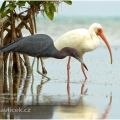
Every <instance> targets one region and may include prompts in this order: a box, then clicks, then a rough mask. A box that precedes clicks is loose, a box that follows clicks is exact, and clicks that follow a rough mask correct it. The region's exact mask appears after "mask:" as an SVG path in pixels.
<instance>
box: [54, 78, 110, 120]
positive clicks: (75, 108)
mask: <svg viewBox="0 0 120 120" xmlns="http://www.w3.org/2000/svg"><path fill="white" fill-rule="evenodd" d="M85 83H86V80H85V81H84V83H83V84H82V86H81V95H80V98H79V99H78V101H74V103H73V101H72V100H71V96H70V93H69V94H68V105H60V106H58V107H56V109H55V110H54V119H72V118H73V119H87V120H88V119H94V120H97V119H99V112H98V109H97V108H96V107H95V106H94V105H92V104H90V103H87V102H85V101H84V96H85V94H87V90H88V89H86V90H85V91H84V89H85ZM71 101H72V102H71ZM111 104H112V95H110V102H109V104H108V105H107V107H106V110H105V111H104V113H103V115H102V116H101V119H106V118H107V115H108V113H109V110H110V107H111Z"/></svg>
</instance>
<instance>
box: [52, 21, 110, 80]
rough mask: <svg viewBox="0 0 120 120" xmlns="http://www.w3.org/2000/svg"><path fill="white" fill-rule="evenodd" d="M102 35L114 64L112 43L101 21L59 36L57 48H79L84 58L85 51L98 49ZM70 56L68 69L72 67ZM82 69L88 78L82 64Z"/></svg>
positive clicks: (55, 43) (56, 43)
mask: <svg viewBox="0 0 120 120" xmlns="http://www.w3.org/2000/svg"><path fill="white" fill-rule="evenodd" d="M98 36H100V37H101V38H102V40H103V41H104V42H105V44H106V46H107V47H108V50H109V53H110V59H111V64H112V51H111V48H110V45H109V43H108V41H107V39H106V37H105V35H104V32H103V28H102V26H101V25H100V24H99V23H94V24H92V25H91V26H90V27H89V29H88V30H87V29H83V28H80V29H75V30H71V31H69V32H67V33H65V34H63V35H62V36H61V37H60V38H58V39H57V40H56V41H55V42H54V45H55V47H56V49H58V50H61V49H62V48H64V47H72V48H75V49H77V50H78V51H79V52H80V57H81V58H82V59H83V55H84V54H85V52H89V51H92V50H94V49H96V48H97V47H98V45H99V38H98ZM70 58H71V57H70V56H69V59H68V64H67V70H68V71H69V69H70ZM81 69H82V71H83V74H84V76H85V79H87V75H86V73H85V69H84V67H83V66H82V65H81ZM68 79H69V72H68Z"/></svg>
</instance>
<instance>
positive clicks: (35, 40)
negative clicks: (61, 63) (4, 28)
mask: <svg viewBox="0 0 120 120" xmlns="http://www.w3.org/2000/svg"><path fill="white" fill-rule="evenodd" d="M52 42H53V40H52V39H51V38H50V37H49V36H47V35H44V34H36V35H31V36H27V37H23V38H20V39H19V40H18V41H15V42H13V43H11V44H9V45H7V46H5V47H3V49H2V48H1V49H0V51H3V52H6V51H13V52H19V53H22V54H28V55H30V56H36V55H37V54H40V53H42V52H43V51H44V50H46V49H47V48H48V47H49V45H50V44H51V43H52Z"/></svg>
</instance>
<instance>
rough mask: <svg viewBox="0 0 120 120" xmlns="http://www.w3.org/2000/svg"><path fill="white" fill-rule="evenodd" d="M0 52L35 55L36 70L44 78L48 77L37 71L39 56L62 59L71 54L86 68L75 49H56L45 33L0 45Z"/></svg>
mask: <svg viewBox="0 0 120 120" xmlns="http://www.w3.org/2000/svg"><path fill="white" fill-rule="evenodd" d="M0 52H18V53H21V54H26V55H29V56H32V57H37V72H38V73H39V74H41V75H43V76H44V77H46V78H48V77H47V76H46V75H44V74H42V73H41V72H40V71H39V58H41V57H53V58H57V59H63V58H65V57H66V56H72V57H74V58H76V59H77V60H78V61H79V62H81V63H82V65H83V66H84V67H85V68H86V69H87V67H86V65H85V64H84V62H83V60H82V59H80V54H79V52H78V51H77V50H76V49H74V48H69V47H65V48H63V49H62V50H60V51H58V50H57V49H56V48H55V46H54V44H53V40H52V38H51V37H50V36H48V35H46V34H35V35H30V36H26V37H22V38H19V39H18V40H17V41H15V42H13V43H10V44H8V45H6V46H3V47H1V48H0ZM87 70H88V69H87ZM48 79H50V78H48Z"/></svg>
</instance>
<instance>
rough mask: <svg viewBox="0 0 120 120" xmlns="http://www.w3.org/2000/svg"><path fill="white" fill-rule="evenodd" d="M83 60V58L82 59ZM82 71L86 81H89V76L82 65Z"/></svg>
mask: <svg viewBox="0 0 120 120" xmlns="http://www.w3.org/2000/svg"><path fill="white" fill-rule="evenodd" d="M82 59H83V58H82ZM81 69H82V72H83V74H84V76H85V80H87V75H86V73H85V68H84V66H83V65H82V64H81Z"/></svg>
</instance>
